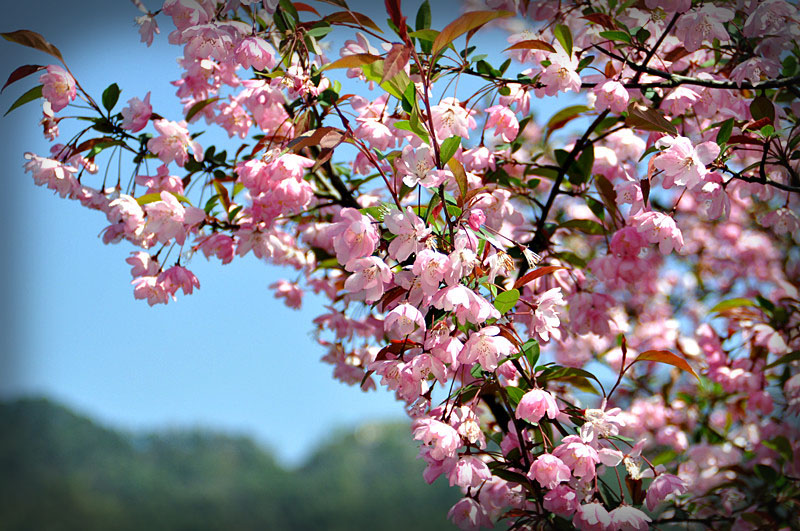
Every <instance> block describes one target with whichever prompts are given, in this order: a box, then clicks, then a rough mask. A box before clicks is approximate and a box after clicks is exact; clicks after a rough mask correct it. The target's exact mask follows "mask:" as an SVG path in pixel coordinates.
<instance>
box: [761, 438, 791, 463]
mask: <svg viewBox="0 0 800 531" xmlns="http://www.w3.org/2000/svg"><path fill="white" fill-rule="evenodd" d="M761 444H763V445H764V446H766V447H767V448H769V449H770V450H775V451H776V452H778V453H779V454H781V457H783V459H784V460H785V461H788V462H790V463H791V462H792V455H793V453H794V452H793V451H792V444H791V443H790V442H789V440H788V439H787V438H786V437H784V436H783V435H778V436H777V437H775V438H773V439H770V440H768V441H761Z"/></svg>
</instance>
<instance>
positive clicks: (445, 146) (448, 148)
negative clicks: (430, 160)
mask: <svg viewBox="0 0 800 531" xmlns="http://www.w3.org/2000/svg"><path fill="white" fill-rule="evenodd" d="M460 145H461V137H460V136H458V135H454V136H451V137H450V138H446V139H445V140H444V142H442V145H441V147H440V148H439V156H440V158H441V159H442V164H443V165H444V164H447V163H448V162H449V161H450V159H451V158H453V155H455V154H456V151H458V147H459V146H460Z"/></svg>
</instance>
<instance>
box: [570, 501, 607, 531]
mask: <svg viewBox="0 0 800 531" xmlns="http://www.w3.org/2000/svg"><path fill="white" fill-rule="evenodd" d="M572 525H574V526H575V529H580V530H581V531H605V530H607V529H611V515H609V514H608V511H606V508H605V507H603V505H602V504H600V503H584V504H582V505H581V506H580V507H578V509H577V511H576V512H575V516H573V518H572Z"/></svg>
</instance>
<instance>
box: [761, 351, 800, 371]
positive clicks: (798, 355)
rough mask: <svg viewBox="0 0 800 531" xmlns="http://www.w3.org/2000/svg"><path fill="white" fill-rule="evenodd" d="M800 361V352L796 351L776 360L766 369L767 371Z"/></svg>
mask: <svg viewBox="0 0 800 531" xmlns="http://www.w3.org/2000/svg"><path fill="white" fill-rule="evenodd" d="M797 360H800V350H795V351H794V352H790V353H788V354H784V355H783V356H781V357H780V358H778V359H776V360H775V361H773V362H772V363H770V364H769V365H767V366H766V367H764V368H765V369H771V368H772V367H777V366H778V365H783V364H785V363H790V362H792V361H797Z"/></svg>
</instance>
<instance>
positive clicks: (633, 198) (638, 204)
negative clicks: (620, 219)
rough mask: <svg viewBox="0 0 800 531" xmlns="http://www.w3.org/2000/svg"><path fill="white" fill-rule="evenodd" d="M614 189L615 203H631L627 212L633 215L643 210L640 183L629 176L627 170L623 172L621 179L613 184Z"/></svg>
mask: <svg viewBox="0 0 800 531" xmlns="http://www.w3.org/2000/svg"><path fill="white" fill-rule="evenodd" d="M614 191H615V192H616V193H617V204H619V205H625V204H629V205H631V209H630V211H629V214H631V215H633V214H636V213H637V212H641V211H642V210H644V195H643V194H642V185H641V183H640V182H639V181H638V180H637V179H634V178H633V177H631V176H630V175H629V174H628V172H625V173H624V177H623V179H621V180H620V181H619V182H617V183H616V184H615V185H614Z"/></svg>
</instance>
